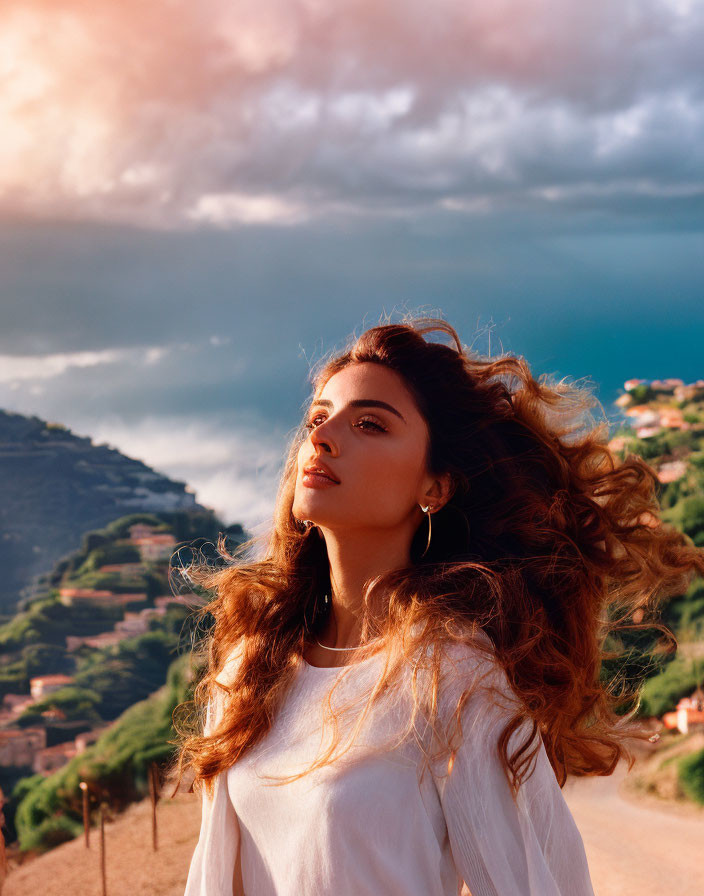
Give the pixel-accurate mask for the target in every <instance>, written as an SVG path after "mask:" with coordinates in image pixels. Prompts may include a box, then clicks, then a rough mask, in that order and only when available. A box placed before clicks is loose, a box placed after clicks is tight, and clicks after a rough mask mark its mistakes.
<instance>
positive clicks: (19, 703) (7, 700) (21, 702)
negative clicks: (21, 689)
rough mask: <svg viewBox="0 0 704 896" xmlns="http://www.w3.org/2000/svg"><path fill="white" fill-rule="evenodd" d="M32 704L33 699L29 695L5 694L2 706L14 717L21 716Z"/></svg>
mask: <svg viewBox="0 0 704 896" xmlns="http://www.w3.org/2000/svg"><path fill="white" fill-rule="evenodd" d="M32 703H34V700H33V698H32V697H31V696H27V694H5V696H4V697H3V698H2V705H3V706H4V707H5V708H6V709H8V710H9V711H10V712H11V713H13V714H14V715H19V714H20V713H21V712H23V711H24V710H25V709H26V708H27V707H28V706H30V705H31V704H32Z"/></svg>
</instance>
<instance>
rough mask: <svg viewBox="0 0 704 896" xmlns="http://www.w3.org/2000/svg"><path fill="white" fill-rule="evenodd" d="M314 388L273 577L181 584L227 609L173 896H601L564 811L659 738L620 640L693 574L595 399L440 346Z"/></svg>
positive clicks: (244, 570)
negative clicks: (573, 788) (196, 821)
mask: <svg viewBox="0 0 704 896" xmlns="http://www.w3.org/2000/svg"><path fill="white" fill-rule="evenodd" d="M432 331H440V332H441V333H444V334H446V335H449V337H450V338H451V339H452V341H453V342H454V344H453V345H451V346H448V345H445V344H443V343H441V342H433V341H427V340H426V339H425V338H424V336H425V334H426V333H428V332H432ZM313 385H314V395H313V400H312V402H311V404H310V406H309V407H308V409H307V414H306V419H305V421H304V426H302V427H301V429H300V431H299V432H297V433H296V435H295V437H294V439H293V442H292V445H291V448H290V453H289V457H288V461H287V464H286V466H285V469H284V472H283V476H282V480H281V485H280V488H279V493H278V497H277V502H276V511H275V517H274V525H273V528H272V531H271V533H270V535H269V537H268V538H269V540H268V544H267V545H266V549H265V552H264V555H263V556H262V557H261V558H260V559H258V560H254V559H251V560H250V561H249V562H245V561H244V560H243V559H242V558H241V557H240V558H237V557H234V556H232V555H230V554H229V553H228V552H227V551H226V550H225V547H224V541H223V539H222V537H221V538H220V540H219V544H218V551H219V553H220V554H221V556H222V557H223V558H225V560H226V561H227V563H226V565H225V566H222V567H217V568H215V567H210V566H208V565H207V564H206V565H202V566H196V565H191V567H189V569H188V571H187V573H188V576H189V577H190V579H191V580H192V581H193V582H196V583H199V584H202V585H204V586H205V587H206V588H207V589H212V590H213V591H215V592H216V596H215V598H214V599H213V600H212V601H211V602H210V603H209V604H208V605H207V606H206V607H204V608H203V610H202V612H203V613H206V612H209V613H211V614H212V616H213V618H214V621H215V624H214V627H213V629H212V635H211V636H210V638H209V640H208V641H207V652H208V657H207V663H208V667H207V673H206V675H205V676H204V677H203V678H202V680H201V681H200V682H199V683H198V685H197V686H196V688H195V692H194V699H195V701H196V704H197V705H198V706H202V705H205V706H206V720H205V727H204V731H203V734H202V736H201V735H198V734H195V735H191V736H189V737H187V738H186V739H185V741H184V743H183V745H182V749H181V754H180V756H179V762H178V768H179V780H180V775H181V769H182V767H183V762H184V761H185V760H186V759H188V761H189V764H190V765H191V766H192V768H193V769H194V771H195V777H194V785H195V786H197V787H198V788H202V789H203V803H202V816H201V818H202V820H201V829H200V837H199V840H198V844H197V846H196V849H195V852H194V854H193V857H192V859H191V864H190V869H189V875H188V883H187V886H186V896H225V894H227V896H230V894H235V896H237V894H241V893H245V894H246V896H293V894H296V896H301V894H306V896H308V894H311V896H318V894H320V896H322V894H335V896H346V894H350V896H352V894H354V896H449V894H454V896H457V894H458V893H459V892H460V890H462V887H463V884H465V885H466V887H467V888H468V889H469V891H470V892H471V894H472V896H587V894H593V889H592V885H591V882H590V876H589V869H588V865H587V860H586V855H585V851H584V846H583V843H582V839H581V836H580V834H579V831H578V829H577V827H576V825H575V822H574V820H573V818H572V816H571V814H570V811H569V809H568V807H567V804H566V802H565V800H564V798H563V795H562V790H561V788H562V786H563V785H564V783H565V780H566V777H567V775H568V774H574V775H597V774H600V775H605V774H610V773H611V772H612V771H613V770H614V768H615V766H616V764H617V762H618V760H619V759H620V758H621V757H622V756H626V757H628V758H629V760H630V764H631V765H632V763H633V761H634V756H633V754H631V753H630V752H629V750H628V748H627V746H626V740H627V739H629V738H636V739H644V738H646V737H647V736H648V732H647V731H645V730H642V729H639V728H636V727H635V726H634V725H633V724H630V725H629V727H628V728H626V727H625V723H626V722H629V721H630V717H631V716H632V715H633V713H634V712H635V709H636V708H637V698H638V692H637V689H636V690H635V691H632V692H629V691H628V690H627V689H625V690H624V688H623V687H622V688H621V693H618V694H617V693H615V689H614V688H613V686H612V685H609V684H604V683H603V682H602V681H601V680H600V672H601V670H602V660H603V659H604V658H605V657H608V656H609V654H608V652H607V650H606V648H605V639H606V637H607V635H608V634H609V633H612V634H613V632H615V630H616V629H617V627H618V626H619V625H621V627H623V625H622V623H623V621H624V619H627V620H632V618H633V614H634V613H636V611H639V613H638V617H642V618H644V619H645V618H646V617H647V619H646V621H643V622H642V623H641V624H640V626H641V627H645V626H646V625H648V624H649V625H650V627H652V625H653V622H652V617H653V613H654V611H655V609H656V608H657V601H658V599H660V598H662V597H664V596H666V595H668V594H673V593H676V592H679V591H681V590H682V589H683V588H685V587H686V585H687V584H688V582H689V581H690V580H691V578H692V577H693V575H694V574H695V573H696V572H697V571H698V572H699V573H704V559H703V558H702V552H701V551H699V550H698V549H696V548H694V547H693V546H692V544H691V542H689V541H688V540H687V539H685V538H684V536H682V535H681V534H680V533H679V532H677V531H676V530H674V529H670V528H668V527H667V526H665V525H664V524H662V523H661V522H660V520H659V517H658V510H659V507H658V503H657V500H656V497H655V482H656V479H655V476H654V475H653V471H652V469H651V468H650V467H648V465H647V464H645V463H644V462H643V461H642V460H640V459H639V458H637V457H633V456H631V457H628V458H627V459H626V460H624V461H623V462H620V463H619V462H618V461H617V460H616V458H615V457H614V455H613V454H612V453H611V451H610V450H609V449H608V447H607V445H606V441H607V438H608V423H607V422H602V423H600V424H598V425H596V424H595V423H594V421H593V419H592V418H591V415H590V414H589V413H588V412H587V411H588V408H589V407H590V406H591V405H593V404H594V403H595V401H596V400H595V399H594V398H593V396H592V395H591V394H590V393H589V392H587V391H586V390H585V389H580V388H577V387H575V386H572V385H566V384H564V383H563V382H560V383H558V384H556V385H549V384H548V383H547V382H546V381H545V380H544V379H543V378H541V379H540V380H536V379H534V378H533V377H532V375H531V373H530V371H529V368H528V366H527V364H526V362H525V361H524V360H523V359H522V358H516V357H511V356H507V357H503V358H495V359H493V360H490V359H480V358H477V357H474V356H471V355H470V354H469V352H468V351H466V350H465V349H464V347H463V346H462V344H461V342H460V340H459V337H458V335H457V333H456V332H455V330H454V329H453V327H451V326H450V325H449V324H448V323H446V322H445V321H443V320H441V319H433V318H430V319H425V318H420V319H412V318H411V319H407V320H405V321H404V322H403V323H400V324H386V325H381V326H377V327H373V328H372V329H370V330H368V331H366V332H365V333H363V334H362V335H361V336H360V337H359V338H358V339H356V341H354V343H353V344H352V345H351V346H350V347H349V349H348V350H347V351H345V352H344V353H343V354H341V355H340V356H339V357H335V358H333V359H330V360H328V361H327V362H325V363H323V364H322V365H321V367H320V369H319V370H318V371H317V373H316V374H314V377H313ZM253 543H254V540H253V541H252V542H250V543H248V545H247V546H245V547H251V545H252V544H253ZM240 550H242V549H240ZM638 617H637V618H638ZM656 626H658V624H657V623H656ZM631 627H633V625H631ZM636 627H637V626H636ZM658 627H659V628H660V629H662V630H664V631H666V633H668V634H671V633H670V632H669V630H668V629H666V628H664V627H663V626H658ZM634 701H636V702H635V708H633V709H632V711H631V712H630V713H629V714H626V715H624V714H623V712H621V714H619V713H618V712H617V710H621V711H622V710H623V709H624V708H628V707H629V706H630V705H632V703H633V702H634ZM177 786H178V785H177ZM464 892H466V890H465V891H464Z"/></svg>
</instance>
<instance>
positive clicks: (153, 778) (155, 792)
mask: <svg viewBox="0 0 704 896" xmlns="http://www.w3.org/2000/svg"><path fill="white" fill-rule="evenodd" d="M158 775H159V770H158V769H157V765H156V763H155V762H152V763H151V765H150V766H149V795H150V796H151V799H152V849H154V850H155V851H156V849H157V838H156V803H157V800H158V799H159V783H158V780H159V779H158Z"/></svg>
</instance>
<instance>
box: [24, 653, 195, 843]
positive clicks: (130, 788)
mask: <svg viewBox="0 0 704 896" xmlns="http://www.w3.org/2000/svg"><path fill="white" fill-rule="evenodd" d="M162 680H163V679H162ZM192 684H193V682H192V679H191V674H190V656H189V655H188V654H184V655H183V656H180V657H178V659H176V660H174V661H173V662H172V663H171V665H170V666H169V670H168V674H167V676H166V684H165V685H164V686H163V688H161V690H160V691H158V692H157V693H155V694H152V695H151V696H150V697H149V698H147V699H146V700H142V701H141V702H139V703H136V704H134V705H133V706H131V707H130V708H129V709H127V710H126V711H125V712H124V713H123V714H122V715H121V716H120V718H119V719H118V720H117V721H116V722H115V724H114V725H112V726H111V727H110V728H109V729H107V730H106V731H105V732H104V733H103V734H102V735H101V736H100V737H99V738H98V740H97V741H96V742H95V743H94V744H92V745H91V746H89V747H88V749H87V750H86V751H85V752H84V753H82V754H80V755H79V756H75V757H74V758H73V759H72V760H71V761H70V762H69V763H67V765H65V766H64V767H63V768H61V769H59V770H58V771H56V772H54V774H52V775H49V776H48V777H46V778H44V777H43V776H42V775H32V776H30V777H28V778H23V779H21V780H20V781H19V782H18V783H17V785H16V786H15V789H14V790H13V792H12V798H13V800H19V805H18V807H17V813H16V816H15V826H16V829H17V835H18V839H19V845H20V848H21V849H23V850H29V849H33V850H40V851H41V850H46V849H50V848H51V847H52V846H55V845H56V844H57V842H63V840H67V839H72V838H73V837H76V836H78V834H79V833H80V832H81V830H82V821H81V819H82V814H81V813H82V808H81V806H82V803H81V791H80V788H79V782H80V781H86V782H87V783H88V785H89V790H90V792H91V793H92V795H93V797H94V803H95V802H96V801H97V800H100V799H105V800H107V801H108V802H109V803H110V805H111V806H112V807H113V808H115V809H118V810H119V809H121V808H124V807H125V806H126V805H128V804H129V803H131V802H133V801H134V800H138V799H143V798H144V797H145V796H147V794H148V792H149V785H148V777H147V776H148V769H149V765H150V763H152V762H156V763H158V764H160V765H165V764H167V763H168V762H169V761H170V760H171V758H172V757H173V754H174V749H175V747H174V745H173V744H172V743H170V742H169V741H172V740H173V735H174V732H173V729H172V716H173V712H174V709H175V708H176V707H177V706H178V705H179V704H180V703H183V702H185V701H187V700H189V699H190V697H191V696H192Z"/></svg>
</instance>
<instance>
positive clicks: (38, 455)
mask: <svg viewBox="0 0 704 896" xmlns="http://www.w3.org/2000/svg"><path fill="white" fill-rule="evenodd" d="M0 492H1V493H2V496H3V500H2V503H1V504H0V533H1V537H0V565H1V566H2V569H3V576H2V578H1V579H0V617H1V616H2V615H3V614H4V615H5V617H7V616H8V615H10V614H12V613H13V612H14V611H15V609H17V604H18V601H19V600H20V599H21V598H28V597H32V596H34V595H35V594H36V593H37V590H36V584H35V582H36V579H37V577H38V576H40V575H41V574H42V573H47V572H49V571H50V570H51V569H52V567H53V566H54V564H55V563H56V562H57V561H58V560H59V559H60V558H61V557H63V556H64V554H66V553H67V552H69V551H71V550H73V549H74V548H75V546H76V545H77V544H78V543H79V542H80V540H81V538H82V536H83V533H84V532H86V531H88V530H89V529H98V528H100V527H101V526H104V525H106V524H107V523H109V522H110V521H111V520H114V519H115V518H116V517H118V516H122V515H124V514H126V513H131V512H137V511H154V512H159V511H177V510H183V511H193V510H200V511H204V510H205V508H204V507H202V506H201V505H200V504H197V503H196V500H195V497H194V495H193V494H192V493H191V492H189V491H188V490H187V487H186V484H185V483H183V482H176V481H174V480H171V479H169V478H168V477H167V476H164V475H162V474H160V473H157V472H155V471H154V470H152V469H151V468H150V467H148V466H147V465H146V464H144V463H142V461H139V460H135V459H133V458H129V457H126V456H125V455H124V454H121V453H120V452H119V451H117V450H115V449H113V448H109V447H108V446H107V445H94V444H93V442H92V441H91V439H90V438H87V437H82V436H78V435H75V434H74V433H73V432H71V430H70V429H68V428H66V427H65V426H63V425H62V424H60V423H51V422H47V421H45V420H41V419H40V418H39V417H36V416H31V417H26V416H23V415H22V414H13V413H7V412H6V411H2V410H0Z"/></svg>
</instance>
